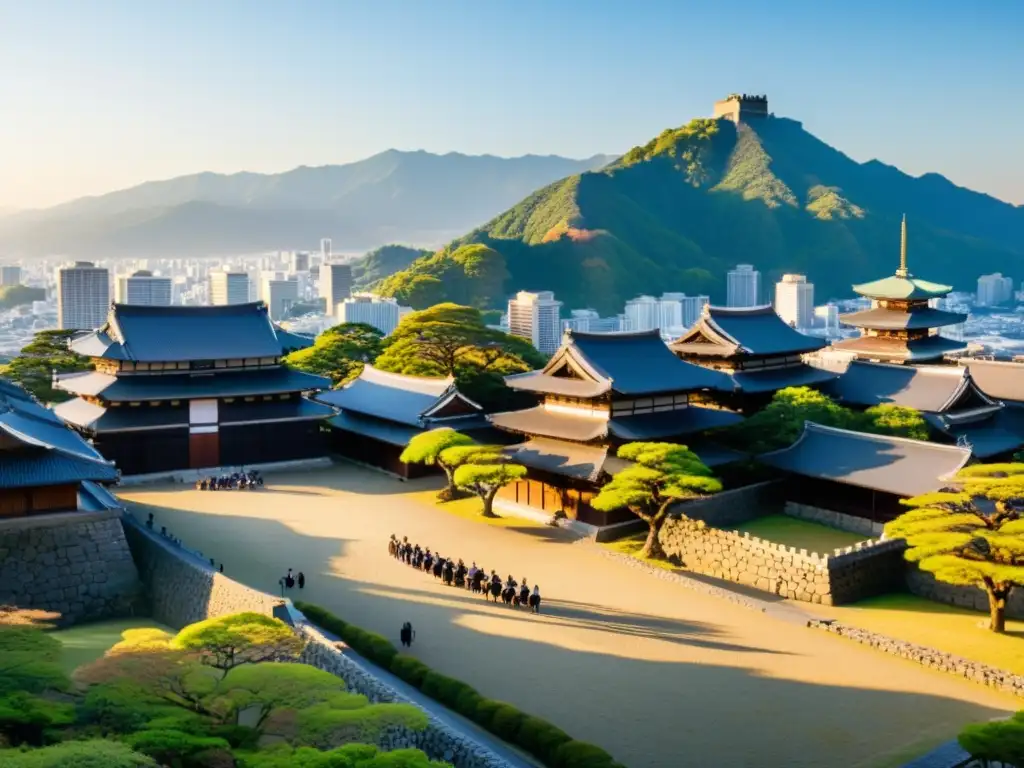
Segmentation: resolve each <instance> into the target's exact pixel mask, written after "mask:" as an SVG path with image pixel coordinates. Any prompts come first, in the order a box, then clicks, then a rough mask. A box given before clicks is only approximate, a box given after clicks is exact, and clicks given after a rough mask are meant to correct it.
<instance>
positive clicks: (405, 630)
mask: <svg viewBox="0 0 1024 768" xmlns="http://www.w3.org/2000/svg"><path fill="white" fill-rule="evenodd" d="M398 636H399V638H400V639H401V641H402V645H403V646H405V647H406V648H410V647H412V641H413V640H415V639H416V630H414V629H413V628H412V624H410V623H409V622H408V621H407V622H405V624H403V625H402V630H401V632H399V633H398Z"/></svg>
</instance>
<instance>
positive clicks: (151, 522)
mask: <svg viewBox="0 0 1024 768" xmlns="http://www.w3.org/2000/svg"><path fill="white" fill-rule="evenodd" d="M146 527H147V528H149V530H151V531H152V530H153V529H154V527H155V520H154V519H153V513H152V512H150V513H149V515H148V516H147V517H146ZM160 536H161V537H163V538H165V539H167V540H168V541H169V542H171V544H173V545H174V546H176V547H181V548H182V549H188V548H187V547H186V546H185V545H184V544H183V543H182V541H181V539H179V538H178V537H177V536H173V535H171V533H170V532H169V531H168V530H167V526H166V525H161V526H160ZM189 551H190V552H192V553H193V554H195V555H196V556H197V557H199V558H202V556H203V553H202V552H199V551H197V550H189ZM210 567H211V568H217V562H216V561H215V560H214V559H213V558H212V557H211V558H210ZM218 570H219V571H220V572H221V573H224V563H221V564H220V568H219V569H218Z"/></svg>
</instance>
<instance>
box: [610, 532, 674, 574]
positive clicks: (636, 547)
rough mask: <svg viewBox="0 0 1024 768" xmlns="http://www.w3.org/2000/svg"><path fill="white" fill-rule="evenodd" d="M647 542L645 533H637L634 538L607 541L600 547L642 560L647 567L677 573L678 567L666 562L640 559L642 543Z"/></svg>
mask: <svg viewBox="0 0 1024 768" xmlns="http://www.w3.org/2000/svg"><path fill="white" fill-rule="evenodd" d="M645 541H647V534H646V533H638V534H636V535H635V536H627V537H626V538H624V539H617V540H616V541H609V542H606V543H604V544H601V545H600V546H602V547H604V548H605V549H610V550H611V551H612V552H618V553H620V554H623V555H629V556H630V557H635V558H636V559H637V560H642V561H643V562H645V563H647V565H653V566H654V567H655V568H661V569H663V570H666V571H678V570H679V568H678V566H675V565H672V563H670V562H668V561H667V560H659V559H657V558H651V557H641V556H640V550H641V549H643V548H644V542H645Z"/></svg>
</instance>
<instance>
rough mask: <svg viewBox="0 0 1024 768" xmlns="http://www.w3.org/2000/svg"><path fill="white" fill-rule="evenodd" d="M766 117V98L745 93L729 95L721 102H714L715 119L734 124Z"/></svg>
mask: <svg viewBox="0 0 1024 768" xmlns="http://www.w3.org/2000/svg"><path fill="white" fill-rule="evenodd" d="M765 117H768V97H767V96H753V95H748V94H746V93H730V94H729V95H728V96H726V97H725V98H724V99H722V100H721V101H716V102H715V118H716V119H718V118H725V119H726V120H732V121H733V122H734V123H742V122H746V121H747V120H750V119H754V120H758V119H761V118H765Z"/></svg>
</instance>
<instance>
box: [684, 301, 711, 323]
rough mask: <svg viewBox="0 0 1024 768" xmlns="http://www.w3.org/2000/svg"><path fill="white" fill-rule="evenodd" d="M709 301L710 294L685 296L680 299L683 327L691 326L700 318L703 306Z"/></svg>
mask: <svg viewBox="0 0 1024 768" xmlns="http://www.w3.org/2000/svg"><path fill="white" fill-rule="evenodd" d="M710 303H711V297H710V296H687V297H686V298H684V299H682V300H681V301H680V304H682V305H683V328H692V327H693V326H694V325H696V324H697V321H698V320H700V316H701V313H703V312H704V307H706V306H707V305H708V304H710Z"/></svg>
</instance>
